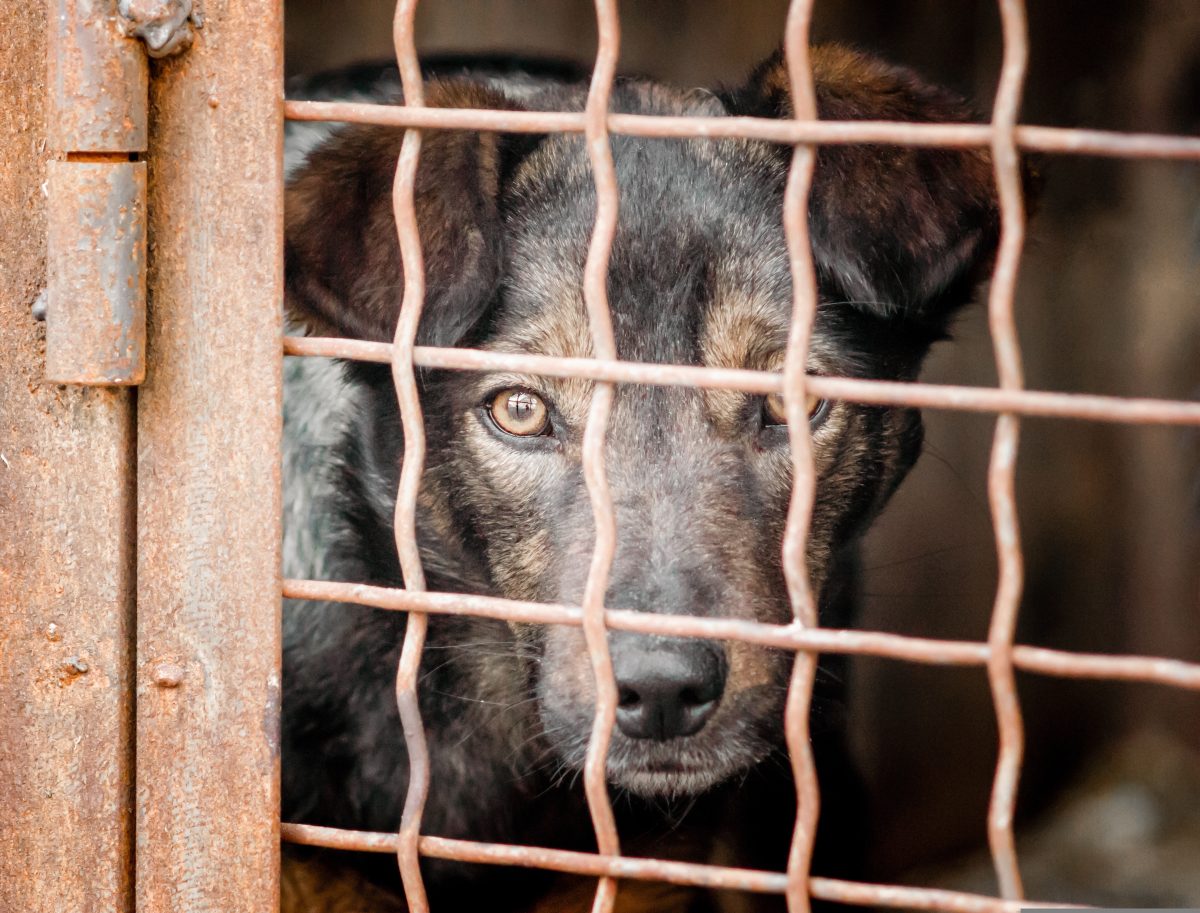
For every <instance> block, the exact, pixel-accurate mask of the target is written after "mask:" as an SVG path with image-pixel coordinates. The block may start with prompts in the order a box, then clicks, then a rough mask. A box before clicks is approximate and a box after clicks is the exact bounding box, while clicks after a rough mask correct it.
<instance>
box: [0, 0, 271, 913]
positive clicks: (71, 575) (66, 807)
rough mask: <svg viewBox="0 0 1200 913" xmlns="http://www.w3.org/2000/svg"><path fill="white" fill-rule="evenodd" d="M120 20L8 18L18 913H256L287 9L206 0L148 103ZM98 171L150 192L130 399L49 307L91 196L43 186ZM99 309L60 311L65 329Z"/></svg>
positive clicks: (74, 12)
mask: <svg viewBox="0 0 1200 913" xmlns="http://www.w3.org/2000/svg"><path fill="white" fill-rule="evenodd" d="M117 10H118V4H117V0H49V2H46V3H34V4H29V3H25V2H20V0H0V23H2V25H0V208H2V210H3V215H2V216H0V222H2V223H3V225H4V230H3V232H0V247H2V249H3V254H2V256H3V266H2V267H0V329H2V331H3V335H4V340H5V341H4V345H2V346H0V607H2V608H3V618H4V620H3V623H2V624H0V909H3V910H13V911H17V910H20V911H22V913H25V911H29V913H41V911H45V913H50V911H61V910H64V909H70V910H78V911H85V913H93V911H94V913H133V911H134V910H135V909H136V910H138V911H142V913H210V911H211V913H217V911H221V913H229V911H247V913H250V911H254V913H261V911H266V910H273V909H275V908H276V906H277V904H278V894H279V888H278V870H279V819H278V816H279V739H278V725H279V723H278V719H279V712H278V708H279V664H280V633H279V622H280V523H281V511H280V504H281V498H280V490H279V488H280V476H279V473H280V470H279V442H280V435H281V418H280V404H281V384H282V381H281V374H282V358H281V354H280V337H281V332H282V298H283V292H282V288H283V282H282V279H283V277H282V262H283V251H282V231H283V212H282V195H281V189H282V180H283V178H282V152H283V150H282V146H283V118H282V111H281V102H282V96H283V52H282V47H283V40H282V39H283V29H282V24H283V23H282V9H281V5H280V4H279V3H278V2H276V0H208V2H206V3H205V10H204V11H205V20H204V25H203V28H202V29H200V30H199V31H198V32H197V35H196V40H195V43H194V45H193V46H192V48H191V49H190V50H189V51H188V52H187V53H186V54H185V55H183V56H180V57H176V58H173V59H170V60H164V61H161V62H159V63H156V64H155V65H154V66H153V78H152V79H151V80H150V87H149V94H148V95H147V88H146V71H147V64H146V51H145V49H144V48H143V46H142V44H141V42H140V41H138V40H137V39H135V38H132V37H126V36H125V35H124V34H123V28H122V26H123V23H122V22H121V21H120V18H119V16H118V12H117ZM79 72H85V73H90V74H91V78H90V81H89V80H87V79H84V80H78V79H77V78H76V77H77V75H78V73H79ZM139 74H140V75H139ZM147 112H148V121H149V133H148V137H149V140H148V145H147V142H146V136H147V134H146V132H145V129H144V128H145V122H146V114H147ZM139 118H140V120H141V124H140V129H139ZM106 124H107V126H105V125H106ZM143 153H145V154H144V155H143ZM142 161H145V162H146V164H145V165H142V164H140V163H141V162H142ZM83 169H91V170H92V171H94V172H97V173H106V172H112V171H114V170H119V171H123V172H136V171H139V170H143V169H144V170H145V171H147V172H148V177H149V181H148V192H147V196H146V206H147V219H148V224H147V225H146V228H147V232H148V234H149V237H150V239H151V240H150V250H149V261H150V262H149V271H148V274H147V279H148V303H149V323H148V327H147V330H148V342H147V347H148V352H149V359H148V367H147V371H146V380H145V383H144V385H143V386H142V387H141V389H140V390H138V391H136V392H135V391H134V390H132V389H128V388H121V387H111V386H62V385H56V384H54V383H51V382H49V381H47V380H46V377H45V376H44V374H43V356H42V349H43V346H44V345H46V344H48V343H49V342H51V341H54V343H55V345H57V344H58V343H57V341H55V340H56V337H54V336H53V334H52V335H51V340H47V341H46V342H44V341H43V338H42V336H41V332H40V330H39V329H38V328H37V327H38V325H37V324H36V323H35V322H34V321H33V319H32V318H31V316H30V305H31V303H32V302H33V301H34V300H35V298H37V297H38V296H39V293H40V292H41V291H42V290H43V289H45V288H46V283H47V275H46V274H47V257H48V256H53V255H55V254H56V251H55V250H54V249H51V250H48V249H47V229H48V220H49V219H50V218H51V216H52V212H53V210H54V208H55V207H56V206H59V205H60V202H61V205H63V206H70V204H71V202H72V201H71V200H70V199H66V200H60V198H59V197H57V196H56V191H57V187H56V186H49V185H48V183H47V177H48V175H51V174H52V173H54V172H56V171H57V172H59V173H66V174H68V175H72V176H78V175H82V174H83ZM51 184H53V182H51ZM48 195H49V196H48ZM76 221H78V220H76ZM64 224H65V225H67V226H70V225H71V224H72V220H71V219H70V218H68V219H65V220H64ZM112 237H113V236H112V234H111V232H110V233H108V234H107V235H106V233H105V230H104V228H103V227H101V228H100V229H99V230H98V231H97V232H96V234H95V237H94V238H89V239H85V240H84V241H82V242H81V245H82V247H83V248H86V251H85V252H84V253H83V254H82V256H84V257H86V256H87V255H88V252H90V253H95V252H97V251H100V250H101V249H102V248H104V247H105V245H106V244H110V243H111V241H112ZM52 247H53V245H52ZM55 262H57V260H56V261H55ZM52 278H53V277H52ZM51 287H52V289H53V283H52V285H51ZM93 291H94V290H93V289H92V288H91V287H88V286H86V285H85V286H83V287H80V288H77V289H76V290H75V295H73V296H69V297H60V298H59V299H57V300H55V299H52V300H51V301H50V305H49V307H50V309H51V312H50V314H49V315H48V316H49V318H52V321H53V322H57V325H56V326H55V327H54V329H55V331H56V332H57V331H58V330H59V329H61V325H62V322H63V321H64V320H66V319H67V318H73V317H75V316H78V315H79V314H81V313H82V312H83V311H84V310H85V309H86V307H87V306H88V304H90V303H93V302H90V301H89V300H88V299H89V297H95V296H94V295H92V292H93ZM102 303H103V304H105V305H107V304H109V303H110V302H102ZM65 338H68V339H69V340H71V341H72V342H74V343H77V344H78V345H79V346H80V347H81V349H82V348H86V347H85V346H83V341H82V340H79V339H77V338H76V334H69V335H68V336H67V337H65ZM67 361H69V358H68V359H67ZM59 373H60V372H55V374H54V375H53V376H56V377H57V376H59ZM80 373H81V374H86V372H83V371H81V372H80ZM136 380H137V378H136V377H135V376H132V375H131V376H130V377H129V378H127V379H126V380H125V381H124V382H127V383H136ZM87 382H89V383H96V382H103V378H98V377H96V378H92V379H90V380H88V381H87ZM135 606H136V611H135ZM135 784H136V787H135ZM135 863H136V864H135Z"/></svg>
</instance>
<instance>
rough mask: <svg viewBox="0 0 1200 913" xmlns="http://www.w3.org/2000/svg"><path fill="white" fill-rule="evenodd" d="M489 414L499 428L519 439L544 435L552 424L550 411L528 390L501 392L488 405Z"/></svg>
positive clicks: (540, 399)
mask: <svg viewBox="0 0 1200 913" xmlns="http://www.w3.org/2000/svg"><path fill="white" fill-rule="evenodd" d="M488 414H489V415H491V417H492V421H493V422H495V423H496V427H497V428H499V429H500V430H501V431H503V432H505V433H506V434H514V435H517V436H518V437H533V436H534V435H537V434H544V433H545V432H546V429H547V427H548V426H549V424H550V410H549V409H547V408H546V404H545V403H544V402H543V401H542V398H541V397H540V396H538V395H537V394H536V393H530V392H529V391H528V390H520V389H508V390H501V391H500V392H499V393H498V394H496V396H495V397H494V398H493V399H492V401H491V403H490V404H489V405H488Z"/></svg>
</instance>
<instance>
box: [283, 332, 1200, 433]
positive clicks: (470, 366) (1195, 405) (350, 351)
mask: <svg viewBox="0 0 1200 913" xmlns="http://www.w3.org/2000/svg"><path fill="white" fill-rule="evenodd" d="M283 350H284V354H286V355H309V356H324V357H328V358H350V359H354V360H356V361H371V362H378V363H380V364H389V363H390V362H391V359H392V347H391V345H390V344H388V343H383V342H364V341H362V340H357V339H333V338H326V337H303V336H287V337H284V341H283ZM414 360H415V362H416V364H417V365H418V366H419V367H422V368H444V369H450V370H462V371H523V372H527V373H530V374H538V375H542V376H546V377H582V378H586V379H589V380H602V381H615V382H617V383H633V384H654V385H674V386H686V387H708V388H717V389H724V390H741V391H744V392H746V393H763V394H765V393H779V392H781V391H782V390H783V375H782V374H777V373H772V372H768V371H749V370H740V369H735V368H701V367H694V366H691V365H662V364H647V363H645V362H630V361H608V360H603V359H593V358H555V357H551V356H546V355H527V354H514V353H508V352H487V351H483V350H481V349H439V348H432V347H429V346H417V347H416V348H415V349H414ZM805 386H806V388H807V389H808V390H809V391H810V392H812V393H815V394H817V395H818V396H820V397H823V398H825V399H839V400H847V401H850V402H858V403H868V404H872V405H878V406H915V407H921V408H927V409H952V410H956V411H962V412H985V413H993V412H1014V413H1017V414H1020V415H1029V416H1036V417H1042V418H1074V419H1081V420H1085V421H1095V422H1116V423H1122V424H1139V425H1200V402H1188V401H1186V400H1165V399H1146V398H1133V397H1121V396H1097V395H1095V394H1090V393H1052V392H1048V391H1039V390H1000V389H997V388H994V387H963V386H951V385H947V384H925V383H903V382H900V381H890V380H863V379H860V378H855V377H823V376H813V377H810V378H809V379H808V381H807V382H806V384H805Z"/></svg>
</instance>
